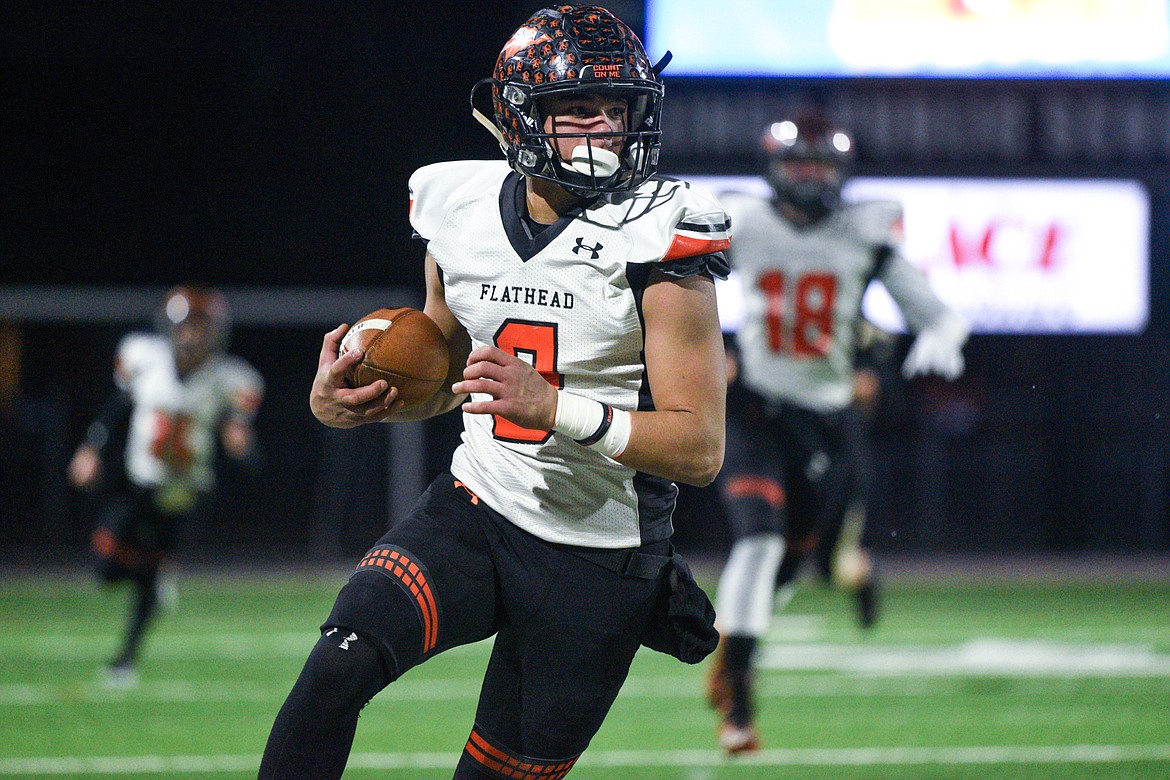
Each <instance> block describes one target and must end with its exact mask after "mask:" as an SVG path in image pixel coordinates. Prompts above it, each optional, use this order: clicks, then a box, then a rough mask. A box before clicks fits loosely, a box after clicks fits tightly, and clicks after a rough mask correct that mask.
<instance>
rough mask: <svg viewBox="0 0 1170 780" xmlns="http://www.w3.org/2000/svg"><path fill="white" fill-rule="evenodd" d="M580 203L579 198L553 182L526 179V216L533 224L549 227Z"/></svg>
mask: <svg viewBox="0 0 1170 780" xmlns="http://www.w3.org/2000/svg"><path fill="white" fill-rule="evenodd" d="M580 202H581V198H580V197H579V196H577V195H574V194H573V193H571V192H569V191H568V190H566V189H565V188H564V187H561V186H560V185H558V184H556V183H555V182H551V181H548V180H546V179H537V178H536V177H534V176H529V177H527V179H526V185H525V203H526V204H527V206H528V216H529V217H531V218H532V220H533V221H534V222H539V223H540V224H542V225H551V224H552V223H554V222H556V221H557V220H558V219H560V217H561V216H562V215H563V214H565V213H567V212H568V211H569V210H570V209H571V208H573V207H574V206H576V205H577V204H578V203H580Z"/></svg>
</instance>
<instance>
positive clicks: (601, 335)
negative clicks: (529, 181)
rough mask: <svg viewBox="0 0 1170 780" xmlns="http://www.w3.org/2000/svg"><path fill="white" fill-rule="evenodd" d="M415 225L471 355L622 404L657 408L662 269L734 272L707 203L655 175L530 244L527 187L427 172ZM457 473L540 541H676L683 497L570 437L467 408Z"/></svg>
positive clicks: (503, 174)
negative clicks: (649, 324)
mask: <svg viewBox="0 0 1170 780" xmlns="http://www.w3.org/2000/svg"><path fill="white" fill-rule="evenodd" d="M410 187H411V224H412V225H413V227H414V229H415V231H416V233H417V234H418V235H419V236H420V237H422V238H423V239H425V240H426V241H427V242H428V250H429V252H430V253H431V255H432V256H433V257H434V258H435V260H436V262H437V263H438V266H439V269H440V273H441V275H442V280H443V287H444V291H445V295H446V300H447V304H448V306H449V307H450V309H451V311H452V312H453V313H454V315H455V316H456V317H457V318H458V319H459V322H460V323H462V325H463V327H464V328H466V330H467V332H468V334H469V335H470V336H471V341H472V345H473V348H474V347H478V346H482V345H484V344H494V345H496V346H498V347H499V348H501V349H503V350H505V351H507V352H511V353H512V354H515V355H518V356H520V357H522V358H523V359H525V360H527V361H528V362H529V363H531V364H532V365H533V366H534V367H535V368H536V369H537V370H538V371H540V372H541V374H543V375H544V377H545V378H546V379H547V380H548V381H549V382H551V383H552V384H553V385H554V386H556V387H558V388H562V389H564V390H567V391H569V392H572V393H576V394H578V395H582V396H585V397H587V398H592V399H594V400H597V401H601V402H604V403H607V404H610V405H611V406H613V407H615V408H618V409H626V410H629V411H634V410H648V409H653V408H654V399H653V393H652V388H650V387H649V385H648V381H647V377H646V366H645V362H644V358H643V355H642V349H643V335H644V333H643V330H644V329H643V322H642V316H641V295H642V291H643V290H644V289H645V286H646V283H647V279H648V277H649V274H650V271H651V270H652V269H653V268H655V267H657V268H660V269H661V270H663V271H665V272H667V273H671V274H674V275H677V276H688V275H691V274H695V273H703V272H712V273H716V274H718V275H723V274H725V273H726V263H725V261H724V260H723V256H722V254H721V252H722V251H723V250H724V249H726V247H727V245H728V242H729V233H728V224H727V217H726V214H725V213H724V212H723V209H722V207H721V206H720V205H719V203H718V202H717V201H716V200H715V199H714V198H713V197H712V196H710V195H708V194H706V193H704V192H701V191H699V190H696V189H693V188H691V187H690V186H689V185H687V184H685V183H683V182H678V181H667V180H660V179H652V180H650V181H647V182H646V183H644V184H643V185H642V186H640V187H639V188H638V189H637V190H635V191H634V192H631V193H623V194H620V195H614V196H610V197H602V198H599V199H597V200H596V201H594V203H593V204H592V205H590V206H588V207H586V208H584V209H578V210H575V211H573V212H571V213H569V214H567V215H565V216H564V217H562V218H561V219H560V220H559V221H558V222H557V223H555V224H553V225H549V226H547V227H546V228H545V229H544V230H543V231H540V232H538V233H537V234H536V235H535V237H533V236H532V235H531V233H530V230H529V228H528V227H527V226H526V225H525V224H524V221H523V219H522V217H521V213H522V212H521V211H520V206H519V204H521V203H522V202H523V198H524V192H525V189H524V187H525V185H524V179H523V178H522V177H521V176H519V174H514V173H512V171H511V170H510V169H509V167H508V165H507V164H506V163H504V162H502V161H500V162H486V161H468V162H451V163H440V164H437V165H430V166H427V167H425V168H422V169H420V170H418V171H416V172H415V174H414V175H413V176H412V177H411V181H410ZM463 422H464V433H463V441H462V444H461V445H460V447H459V448H458V449H457V450H456V452H455V454H454V457H453V459H452V464H451V471H452V473H453V474H454V475H455V476H456V477H457V478H458V479H460V480H461V481H462V482H464V483H465V484H466V485H467V486H468V487H469V488H470V489H471V490H472V491H473V492H475V493H476V494H477V495H478V496H480V497H481V498H482V499H483V500H484V501H486V502H487V504H488V505H489V506H491V507H492V508H493V509H495V510H497V511H498V512H500V513H501V514H502V515H504V516H505V517H507V518H508V519H509V520H510V521H512V522H513V523H515V524H516V525H518V526H520V527H521V528H523V529H525V530H527V531H529V532H530V533H532V534H535V535H536V536H539V537H541V538H543V539H546V540H549V541H552V542H559V543H565V544H573V545H582V546H589V547H604V548H618V547H634V546H637V545H639V544H641V543H645V542H652V541H657V540H660V539H665V538H667V537H669V536H670V534H671V532H672V528H671V525H670V515H671V513H672V512H673V509H674V499H675V496H676V495H677V492H678V491H677V487H676V486H675V485H674V484H673V483H672V482H670V481H668V480H664V479H661V478H658V477H652V476H649V475H646V474H641V473H638V472H635V471H634V470H633V469H630V468H627V467H626V466H623V465H621V464H620V463H618V462H617V461H615V460H612V459H611V458H608V457H606V456H605V455H602V454H601V453H598V452H595V451H594V450H591V449H588V448H586V447H584V446H582V445H580V444H578V443H577V442H575V441H573V440H572V439H571V438H569V437H568V436H566V435H564V434H559V433H553V432H549V431H534V430H527V429H523V428H520V427H518V426H516V425H514V424H512V423H510V422H508V421H507V420H504V419H502V418H496V417H493V416H488V415H475V414H464V419H463Z"/></svg>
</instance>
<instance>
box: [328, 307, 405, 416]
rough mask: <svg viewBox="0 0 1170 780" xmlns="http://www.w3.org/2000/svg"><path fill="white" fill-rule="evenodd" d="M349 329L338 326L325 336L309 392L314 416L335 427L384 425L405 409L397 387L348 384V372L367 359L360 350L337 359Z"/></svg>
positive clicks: (380, 382)
mask: <svg viewBox="0 0 1170 780" xmlns="http://www.w3.org/2000/svg"><path fill="white" fill-rule="evenodd" d="M348 330H349V326H348V325H338V326H337V327H336V328H334V329H333V330H331V331H329V332H328V333H326V334H325V339H324V340H323V341H322V343H321V356H320V358H318V360H317V375H316V376H315V377H313V389H312V390H311V391H310V392H309V408H310V409H312V410H313V416H315V417H316V418H317V419H318V420H320V421H321V422H323V423H325V424H326V425H328V426H329V427H331V428H355V427H357V426H359V425H364V424H366V423H371V422H381V421H382V420H385V419H387V418H388V417H391V416H392V415H393V414H394V413H395V412H396V411H397V410H399V409H401V408H402V402H401V401H400V400H398V390H397V388H393V387H390V385H389V383H387V382H386V380H384V379H379V380H377V381H376V382H372V383H370V384H368V385H365V386H364V387H350V386H349V385H348V383H347V382H346V380H345V374H346V372H347V371H349V369H350V367H351V366H353V365H354V364H355V363H359V362H361V359H362V358H363V357H364V356H365V353H364V352H362V350H360V349H353V350H350V351H349V352H346V353H345V354H344V355H342V356H341V357H338V356H337V347H338V345H339V344H340V343H341V338H342V337H343V336H344V335H345V333H346V331H348Z"/></svg>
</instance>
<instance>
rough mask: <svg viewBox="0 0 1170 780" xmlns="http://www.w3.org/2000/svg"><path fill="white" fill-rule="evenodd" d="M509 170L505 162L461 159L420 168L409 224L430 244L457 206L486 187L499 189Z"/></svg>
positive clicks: (412, 182)
mask: <svg viewBox="0 0 1170 780" xmlns="http://www.w3.org/2000/svg"><path fill="white" fill-rule="evenodd" d="M510 170H511V168H509V167H508V164H507V163H506V162H504V161H502V160H458V161H454V162H441V163H434V164H433V165H426V166H424V167H422V168H419V169H418V170H416V171H415V172H414V173H413V174H412V175H411V177H410V225H411V227H413V228H414V232H415V233H416V234H417V235H418V236H419V237H420V238H422V239H423V240H424V241H430V240H431V239H432V238H433V237H434V235H435V233H437V232H438V230H439V228H440V227H442V225H443V221H444V219H446V217H447V214H448V212H449V211H450V209H451V206H452V205H453V204H454V203H457V202H459V201H460V200H461V199H462V198H464V197H467V196H468V195H471V194H474V193H477V192H481V191H483V189H484V188H485V187H491V186H493V185H494V186H497V187H498V185H499V182H500V181H501V180H503V178H504V177H505V176H507V175H508V172H509V171H510Z"/></svg>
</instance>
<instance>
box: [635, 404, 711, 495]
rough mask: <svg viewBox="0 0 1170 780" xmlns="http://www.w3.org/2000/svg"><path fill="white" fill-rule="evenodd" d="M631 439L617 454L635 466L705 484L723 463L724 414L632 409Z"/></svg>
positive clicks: (657, 473) (701, 485)
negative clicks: (639, 410) (622, 450)
mask: <svg viewBox="0 0 1170 780" xmlns="http://www.w3.org/2000/svg"><path fill="white" fill-rule="evenodd" d="M631 417H632V420H631V422H632V426H633V427H632V430H631V431H630V442H629V444H628V445H626V449H625V451H624V452H623V453H622V454H621V455H620V456H619V457H618V458H617V460H618V462H619V463H621V464H622V465H624V466H628V467H630V468H632V469H637V470H638V471H642V472H645V473H647V474H653V475H654V476H657V477H665V478H666V479H670V480H673V481H675V482H683V483H686V484H688V485H695V486H697V487H703V486H705V485H709V484H711V483H712V482H713V481H714V480H715V477H716V476H718V474H719V470H720V469H721V468H722V467H723V450H724V425H723V415H722V414H720V413H718V412H708V411H707V410H704V411H702V412H697V411H693V410H679V411H655V412H633V413H632V414H631Z"/></svg>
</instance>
